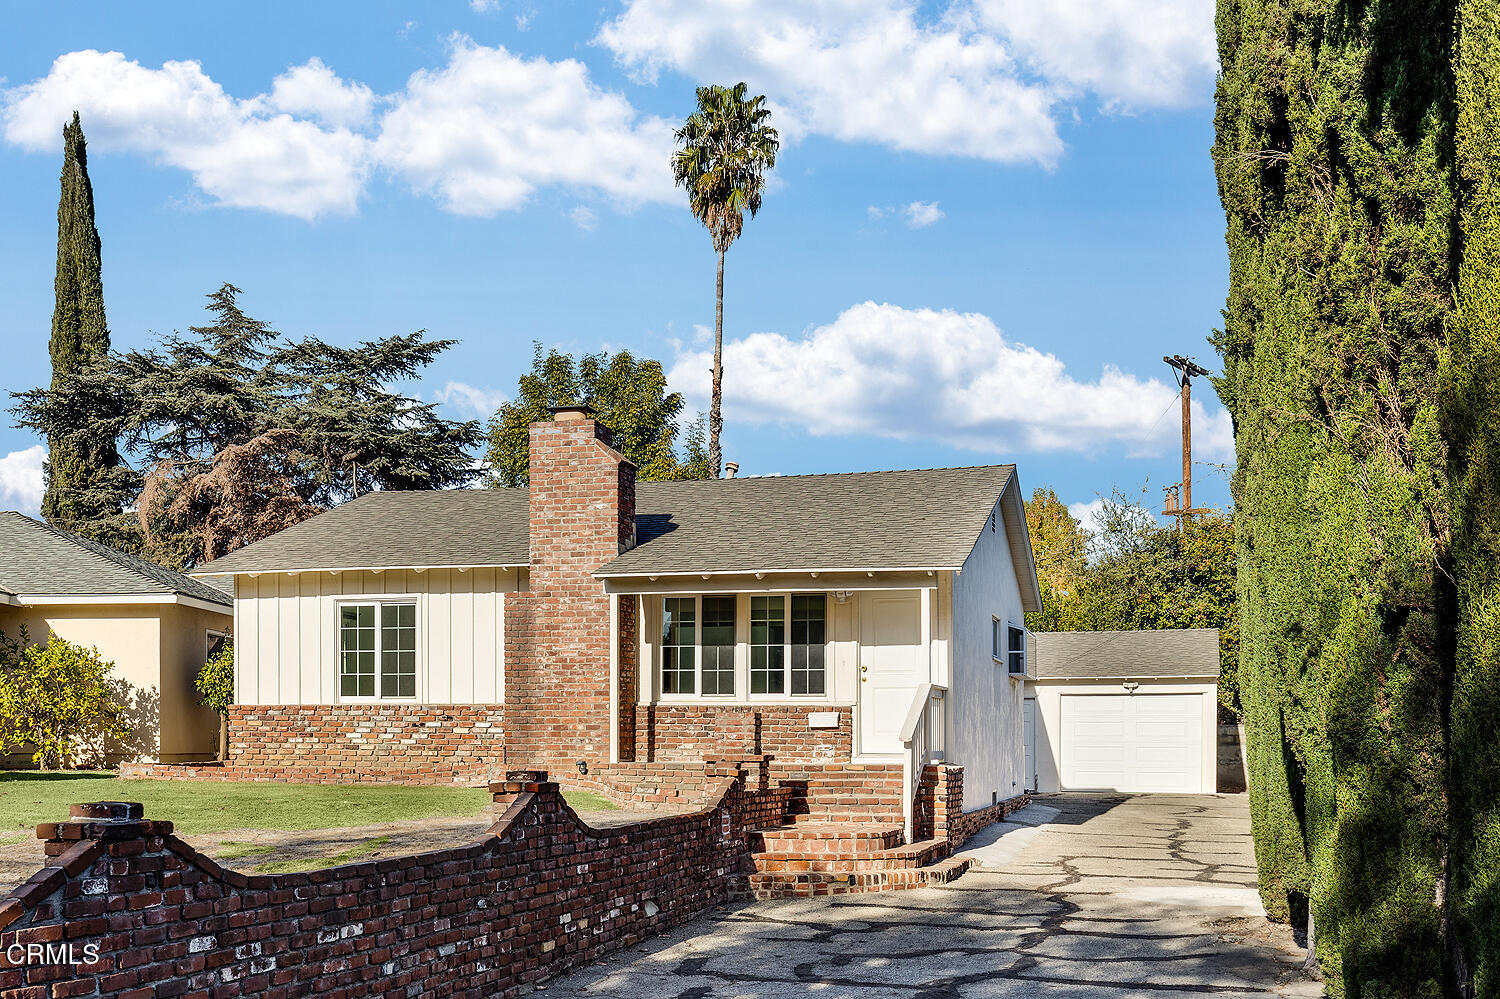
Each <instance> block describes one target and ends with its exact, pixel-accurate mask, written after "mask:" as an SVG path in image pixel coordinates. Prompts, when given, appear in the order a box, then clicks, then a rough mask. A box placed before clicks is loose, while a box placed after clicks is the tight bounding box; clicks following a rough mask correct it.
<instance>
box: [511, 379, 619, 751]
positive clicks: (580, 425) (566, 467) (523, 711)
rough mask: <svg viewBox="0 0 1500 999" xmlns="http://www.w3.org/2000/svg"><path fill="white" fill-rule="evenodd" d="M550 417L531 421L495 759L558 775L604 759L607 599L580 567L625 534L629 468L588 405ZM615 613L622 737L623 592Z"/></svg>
mask: <svg viewBox="0 0 1500 999" xmlns="http://www.w3.org/2000/svg"><path fill="white" fill-rule="evenodd" d="M552 414H553V415H552V419H551V420H545V421H542V422H540V423H533V424H532V425H531V472H530V477H531V488H530V528H531V576H530V587H529V591H528V592H526V593H515V594H507V595H506V601H505V743H506V745H505V756H506V763H507V765H508V766H511V767H515V766H521V765H525V766H540V767H548V768H550V769H552V770H553V771H554V772H556V773H559V774H564V773H572V772H575V771H574V764H575V761H577V760H584V761H586V762H588V763H591V764H593V763H601V762H607V761H608V760H609V757H610V753H609V732H610V706H609V695H610V677H609V673H610V641H611V636H610V597H609V595H608V594H606V593H605V592H604V584H603V583H601V582H600V581H599V580H597V579H595V578H594V577H593V576H592V573H593V572H594V570H596V569H598V568H599V567H600V566H602V565H604V564H605V563H606V562H608V561H610V560H611V559H613V558H615V557H616V556H617V555H619V554H620V553H621V552H623V551H625V550H626V549H628V548H629V547H630V546H631V545H633V544H634V543H635V465H633V464H631V462H630V461H628V460H627V459H626V458H625V456H624V455H622V454H620V452H618V451H616V450H615V449H614V447H613V446H612V441H613V435H612V434H611V433H610V431H609V428H608V427H606V426H604V425H603V424H602V423H600V422H598V421H597V420H595V419H594V418H593V415H594V414H593V410H592V409H590V408H589V407H587V406H559V407H557V408H555V409H554V410H553V411H552ZM620 617H621V621H620V632H621V650H620V652H621V656H620V667H621V669H620V672H621V682H620V684H619V689H618V697H619V701H620V710H619V718H620V728H621V743H622V744H623V745H625V746H630V745H633V731H634V727H633V724H632V721H633V708H630V709H629V710H627V705H633V704H634V697H633V696H632V695H633V693H634V690H635V679H634V677H635V668H634V663H635V658H636V655H635V648H636V643H635V620H634V602H633V601H629V600H624V601H621V615H620ZM627 754H628V751H627Z"/></svg>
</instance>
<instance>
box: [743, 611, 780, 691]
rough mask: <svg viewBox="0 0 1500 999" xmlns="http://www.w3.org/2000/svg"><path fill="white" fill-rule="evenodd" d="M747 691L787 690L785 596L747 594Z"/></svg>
mask: <svg viewBox="0 0 1500 999" xmlns="http://www.w3.org/2000/svg"><path fill="white" fill-rule="evenodd" d="M750 693H752V694H784V693H786V598H785V597H760V596H754V597H751V598H750Z"/></svg>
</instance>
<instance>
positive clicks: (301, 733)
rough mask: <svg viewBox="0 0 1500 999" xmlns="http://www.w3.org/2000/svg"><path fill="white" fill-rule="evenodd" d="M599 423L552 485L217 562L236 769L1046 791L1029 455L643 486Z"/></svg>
mask: <svg viewBox="0 0 1500 999" xmlns="http://www.w3.org/2000/svg"><path fill="white" fill-rule="evenodd" d="M589 413H590V411H588V410H587V409H586V408H583V407H564V408H560V409H558V410H557V411H555V419H554V420H552V421H546V422H542V423H537V424H533V426H532V428H531V456H530V461H531V466H530V467H531V472H530V476H531V484H530V488H529V489H489V490H453V491H441V492H377V493H372V494H369V495H366V496H362V497H360V498H358V499H356V500H353V501H352V502H349V503H346V504H344V505H343V506H341V507H338V508H336V509H334V510H330V511H328V512H326V513H324V514H321V515H319V516H317V517H314V518H312V519H310V520H308V521H305V522H304V523H302V524H299V525H297V526H295V527H292V528H289V529H287V530H285V531H282V532H281V533H279V534H276V535H274V536H272V537H270V538H267V539H265V540H263V541H260V542H257V543H255V544H253V545H250V546H248V547H246V548H244V549H241V550H240V551H238V552H235V553H233V554H231V555H229V556H226V557H225V558H222V559H219V560H217V561H215V562H212V563H208V564H206V565H204V566H202V567H200V569H199V570H198V573H199V574H203V575H205V576H209V575H218V576H221V577H223V578H225V579H232V580H233V589H234V593H235V616H236V624H235V633H236V635H238V636H239V641H238V642H237V644H236V649H235V651H236V663H235V670H236V701H237V704H236V705H235V706H234V708H233V709H232V710H231V715H230V724H231V738H230V762H231V764H233V765H237V766H240V767H247V768H259V769H261V770H270V771H273V772H275V773H276V774H278V775H280V776H285V777H289V778H292V779H296V778H297V775H298V774H300V775H301V777H302V779H317V778H318V777H319V776H324V777H327V776H341V777H343V778H344V779H349V778H351V777H353V778H363V779H374V780H382V779H439V780H453V779H456V778H466V779H475V778H476V777H479V778H482V777H483V776H484V775H485V774H486V773H492V772H495V771H498V770H500V769H503V768H505V767H518V766H526V765H533V766H542V767H547V768H550V769H552V770H553V772H554V773H558V774H559V775H560V776H562V777H563V778H564V779H568V778H572V779H575V780H578V781H580V782H581V781H583V780H585V779H587V780H591V781H598V782H600V783H601V784H602V785H604V786H613V787H616V788H620V787H628V786H631V784H632V782H640V781H642V780H652V779H665V777H664V775H669V774H671V773H672V772H673V770H674V767H681V766H682V765H684V764H700V765H699V766H698V770H699V771H700V772H701V761H703V760H704V759H706V758H725V757H734V756H745V755H757V754H769V755H771V756H772V757H773V758H774V759H773V763H772V766H773V774H774V775H775V776H776V777H777V778H778V779H781V780H784V781H795V782H798V785H799V787H804V790H805V793H806V797H807V799H808V802H809V803H810V807H811V808H812V810H813V811H821V814H823V815H827V816H833V815H841V814H844V815H849V816H852V817H864V816H878V817H883V818H890V817H892V816H893V815H894V816H900V815H901V813H902V811H903V809H904V808H905V807H906V806H905V805H904V803H903V802H904V800H907V801H909V799H910V788H911V785H912V781H913V780H914V779H915V777H914V768H918V767H919V766H920V765H921V764H923V763H926V762H928V761H929V760H931V759H946V760H947V761H948V762H950V763H957V764H962V765H963V766H964V767H965V768H966V777H965V784H964V788H965V801H966V803H967V804H968V806H969V807H971V808H977V807H979V806H980V805H985V806H988V805H990V804H991V803H992V802H994V801H997V800H1000V799H1005V798H1009V797H1012V796H1014V795H1016V794H1018V793H1020V791H1021V785H1022V779H1023V777H1022V774H1023V763H1022V741H1021V695H1022V683H1023V677H1022V676H1021V675H1020V674H1015V675H1012V674H1011V673H1010V671H1009V668H1008V666H1007V662H1008V656H1007V653H1008V643H1012V642H1014V643H1015V645H1016V647H1017V649H1018V650H1019V652H1020V655H1021V657H1022V668H1023V669H1024V654H1025V653H1024V649H1025V631H1024V627H1023V616H1024V614H1025V612H1027V611H1030V610H1035V609H1038V608H1039V606H1040V596H1039V593H1038V590H1037V582H1036V574H1035V565H1034V562H1033V560H1032V555H1031V549H1030V541H1029V538H1028V536H1027V533H1026V521H1025V516H1024V511H1023V508H1022V500H1021V491H1020V485H1019V483H1018V482H1017V480H1016V477H1015V471H1014V468H1013V467H1012V466H1009V465H995V466H988V467H979V468H958V469H932V470H923V471H900V472H868V473H855V474H844V475H812V476H777V477H767V478H749V479H722V480H713V481H707V482H642V483H639V484H637V483H636V481H635V468H634V466H633V465H631V463H630V462H628V461H627V460H625V459H624V458H623V457H622V456H621V455H620V454H619V453H618V452H616V451H615V450H614V449H613V448H611V447H610V446H609V441H610V435H609V431H608V430H607V429H606V428H605V427H603V426H602V425H601V424H599V423H597V422H596V421H594V420H592V419H590V418H589ZM581 770H587V774H586V775H584V774H581V773H580V771H581ZM903 792H905V793H903Z"/></svg>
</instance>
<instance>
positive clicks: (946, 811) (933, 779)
mask: <svg viewBox="0 0 1500 999" xmlns="http://www.w3.org/2000/svg"><path fill="white" fill-rule="evenodd" d="M1029 804H1031V793H1030V792H1029V791H1028V792H1025V793H1022V794H1018V795H1015V796H1013V797H1010V798H1005V799H1002V800H1001V801H997V802H996V803H994V804H993V805H986V806H984V807H983V808H976V809H974V810H973V811H969V812H966V811H964V768H963V767H959V766H952V765H949V764H943V763H929V764H928V765H927V766H925V767H923V768H922V778H921V780H920V782H919V783H918V787H917V801H916V807H915V809H914V811H913V812H912V835H913V836H914V837H915V838H916V839H941V840H947V841H948V848H949V849H950V850H957V849H958V848H959V847H960V846H962V845H963V843H964V841H965V840H967V839H968V838H969V837H970V836H972V835H974V834H975V833H977V832H978V831H979V830H981V829H983V828H984V827H985V826H987V825H989V824H991V823H992V822H999V821H1001V820H1003V819H1004V818H1005V817H1006V816H1007V815H1009V814H1010V813H1011V812H1014V811H1015V810H1016V809H1018V808H1024V807H1025V806H1027V805H1029Z"/></svg>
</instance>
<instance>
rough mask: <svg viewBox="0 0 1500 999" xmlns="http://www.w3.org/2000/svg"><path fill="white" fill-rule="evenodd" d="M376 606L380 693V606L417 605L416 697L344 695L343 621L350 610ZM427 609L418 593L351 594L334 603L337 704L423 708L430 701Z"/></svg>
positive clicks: (334, 675) (377, 688)
mask: <svg viewBox="0 0 1500 999" xmlns="http://www.w3.org/2000/svg"><path fill="white" fill-rule="evenodd" d="M366 604H374V605H375V606H376V611H375V689H376V690H377V691H378V690H379V689H380V610H379V607H380V605H381V604H414V605H415V606H416V608H417V655H416V670H417V677H416V679H417V682H416V688H415V689H416V693H415V694H413V695H412V696H410V697H381V696H380V695H379V694H378V693H377V694H376V695H375V696H373V697H360V696H357V695H354V694H345V693H344V656H343V628H342V627H341V626H340V620H341V619H342V618H343V610H344V608H345V607H349V606H360V605H366ZM425 612H426V606H425V603H424V601H423V600H422V598H421V594H418V593H364V594H359V593H349V594H346V595H344V596H340V597H336V598H335V599H334V601H333V626H332V629H331V630H332V636H333V694H334V697H335V698H337V702H336V703H338V704H423V703H425V702H426V697H427V642H426V641H425V640H424V639H425V637H426V634H427V615H426V613H425Z"/></svg>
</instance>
